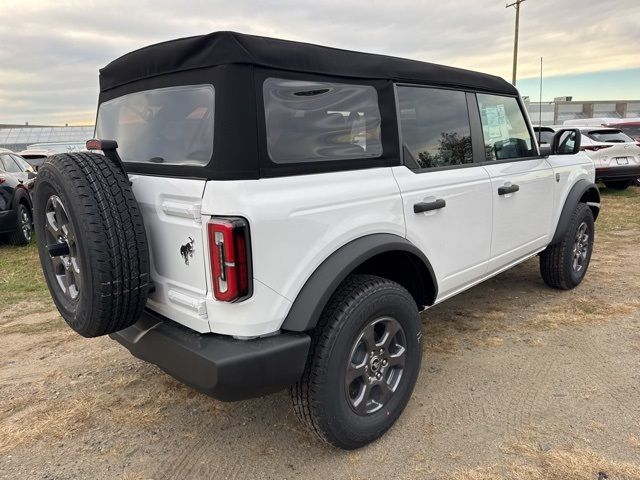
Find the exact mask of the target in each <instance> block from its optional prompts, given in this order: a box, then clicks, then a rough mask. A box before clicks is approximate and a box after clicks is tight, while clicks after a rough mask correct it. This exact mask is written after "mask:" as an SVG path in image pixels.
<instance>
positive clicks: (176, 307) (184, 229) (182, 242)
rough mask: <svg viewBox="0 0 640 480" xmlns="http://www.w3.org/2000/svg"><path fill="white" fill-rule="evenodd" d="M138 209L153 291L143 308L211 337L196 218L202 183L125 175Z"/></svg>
mask: <svg viewBox="0 0 640 480" xmlns="http://www.w3.org/2000/svg"><path fill="white" fill-rule="evenodd" d="M129 178H130V179H131V181H132V183H133V192H134V194H135V195H136V199H137V200H138V203H139V204H140V208H141V209H142V215H143V217H144V224H145V228H146V231H147V241H148V243H149V254H150V257H151V258H150V260H151V279H152V281H153V284H154V287H155V291H153V292H152V293H151V294H150V295H149V300H148V302H147V307H148V308H150V309H152V310H154V311H156V312H158V313H160V314H161V315H164V316H166V317H168V318H170V319H172V320H174V321H176V322H178V323H181V324H183V325H185V326H187V327H189V328H191V329H193V330H196V331H198V332H209V331H210V328H209V323H208V319H207V307H206V301H205V297H206V295H207V272H206V265H208V262H206V261H205V252H206V249H205V247H204V242H205V241H206V235H205V234H204V229H203V227H202V219H201V215H200V211H201V205H202V195H203V193H204V188H205V183H206V182H205V181H204V180H193V179H185V178H171V177H160V176H147V175H129Z"/></svg>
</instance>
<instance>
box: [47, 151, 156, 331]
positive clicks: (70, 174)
mask: <svg viewBox="0 0 640 480" xmlns="http://www.w3.org/2000/svg"><path fill="white" fill-rule="evenodd" d="M54 196H55V198H58V199H59V201H60V202H61V203H62V204H63V205H64V208H65V210H66V212H65V214H66V217H68V227H69V228H70V229H72V230H73V231H74V232H75V234H74V237H75V238H74V242H73V243H74V251H75V252H77V254H76V256H75V257H74V259H76V260H77V263H78V264H79V268H78V270H79V274H78V279H80V280H81V281H80V282H79V285H81V286H80V287H79V288H78V292H77V295H76V298H69V296H68V295H65V292H64V290H63V289H62V287H61V286H60V285H59V283H58V280H57V279H56V278H57V277H56V275H55V273H54V266H53V265H52V257H51V256H50V254H49V251H48V249H47V246H46V235H45V233H47V232H46V231H45V230H46V229H47V225H48V224H47V223H46V222H47V217H46V212H45V210H46V208H47V205H48V203H47V202H48V201H50V200H51V199H53V198H54ZM34 220H35V221H34V223H35V230H36V242H37V245H38V252H39V255H40V262H41V264H42V268H43V271H44V276H45V279H46V281H47V285H48V287H49V291H50V292H51V296H52V297H53V300H54V302H55V304H56V306H57V307H58V310H59V311H60V313H61V314H62V317H63V318H64V319H65V321H66V322H67V323H68V324H69V326H70V327H71V328H72V329H73V330H75V331H76V332H78V333H79V334H80V335H82V336H85V337H97V336H100V335H106V334H109V333H113V332H116V331H118V330H122V329H123V328H126V327H129V326H131V325H132V324H134V323H135V322H136V320H137V319H138V318H139V317H140V315H141V313H142V311H143V308H144V306H145V303H146V301H147V294H148V289H149V278H150V276H149V251H148V247H147V238H146V234H145V228H144V224H143V220H142V215H141V213H140V207H139V205H138V203H137V201H136V199H135V197H134V195H133V191H132V190H131V184H130V182H129V178H128V177H127V175H126V174H125V173H124V172H123V171H122V170H121V169H120V168H119V167H118V166H117V165H116V164H114V163H112V162H111V161H110V160H108V159H107V158H106V157H104V156H103V155H98V154H95V153H70V154H60V155H54V156H52V157H49V158H48V159H47V161H46V162H45V163H44V164H43V165H42V166H41V167H40V169H39V170H38V177H37V179H36V184H35V202H34ZM47 234H48V235H49V237H50V236H51V235H50V232H49V233H47ZM67 258H70V257H67Z"/></svg>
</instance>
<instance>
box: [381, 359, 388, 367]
mask: <svg viewBox="0 0 640 480" xmlns="http://www.w3.org/2000/svg"><path fill="white" fill-rule="evenodd" d="M387 363H389V362H387V359H386V358H385V359H384V360H382V365H384V366H385V367H386V366H387Z"/></svg>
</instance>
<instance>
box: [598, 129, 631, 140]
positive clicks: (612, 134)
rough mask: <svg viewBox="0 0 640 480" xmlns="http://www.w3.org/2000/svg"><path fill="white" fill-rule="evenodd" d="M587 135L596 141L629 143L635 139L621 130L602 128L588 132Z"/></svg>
mask: <svg viewBox="0 0 640 480" xmlns="http://www.w3.org/2000/svg"><path fill="white" fill-rule="evenodd" d="M587 137H589V138H590V139H591V140H595V141H596V142H608V143H627V142H633V139H632V138H631V137H629V136H627V135H625V134H624V133H622V132H621V131H620V130H600V131H592V132H589V133H587Z"/></svg>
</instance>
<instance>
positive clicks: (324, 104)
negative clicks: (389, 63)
mask: <svg viewBox="0 0 640 480" xmlns="http://www.w3.org/2000/svg"><path fill="white" fill-rule="evenodd" d="M263 93H264V109H265V119H266V128H267V150H268V153H269V157H270V158H271V160H272V161H273V162H275V163H300V162H318V161H329V160H349V159H358V158H375V157H380V156H381V155H382V143H381V138H380V123H381V120H380V110H379V108H378V93H377V92H376V89H375V88H373V87H371V86H367V85H351V84H345V83H332V82H309V81H300V80H285V79H280V78H268V79H266V80H265V81H264V85H263Z"/></svg>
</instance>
